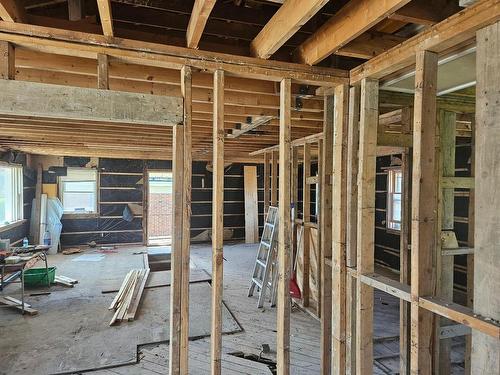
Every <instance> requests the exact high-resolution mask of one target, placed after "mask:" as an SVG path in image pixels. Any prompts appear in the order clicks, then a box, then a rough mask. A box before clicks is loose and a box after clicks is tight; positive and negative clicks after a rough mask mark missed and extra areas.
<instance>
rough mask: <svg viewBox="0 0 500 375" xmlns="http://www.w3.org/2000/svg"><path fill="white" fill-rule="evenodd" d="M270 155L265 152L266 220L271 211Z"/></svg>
mask: <svg viewBox="0 0 500 375" xmlns="http://www.w3.org/2000/svg"><path fill="white" fill-rule="evenodd" d="M270 159H271V158H270V155H269V153H268V152H266V153H264V220H265V218H266V217H267V211H269V193H270V191H269V182H270V181H269V177H270V176H269V167H270V165H269V162H270Z"/></svg>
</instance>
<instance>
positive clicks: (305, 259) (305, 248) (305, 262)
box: [302, 142, 311, 307]
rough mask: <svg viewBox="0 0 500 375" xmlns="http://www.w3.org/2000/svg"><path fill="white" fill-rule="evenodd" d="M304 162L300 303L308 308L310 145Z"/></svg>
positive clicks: (307, 146)
mask: <svg viewBox="0 0 500 375" xmlns="http://www.w3.org/2000/svg"><path fill="white" fill-rule="evenodd" d="M303 147H304V159H303V160H304V162H303V164H302V177H303V179H302V180H303V185H302V219H303V224H304V225H303V229H302V230H303V231H302V241H303V242H304V243H303V245H302V303H303V305H304V307H307V306H309V294H310V285H309V273H310V270H311V265H310V263H311V259H310V257H311V254H310V247H311V227H310V226H309V223H310V222H311V185H310V184H309V182H308V181H307V179H308V178H309V177H310V176H311V144H310V143H307V142H306V143H304V146H303Z"/></svg>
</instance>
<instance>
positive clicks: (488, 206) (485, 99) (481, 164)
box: [469, 8, 500, 374]
mask: <svg viewBox="0 0 500 375" xmlns="http://www.w3.org/2000/svg"><path fill="white" fill-rule="evenodd" d="M469 9H470V8H469ZM476 40H477V54H476V80H477V87H476V94H477V97H476V124H475V125H476V155H475V170H474V172H475V181H476V184H475V185H476V191H475V195H474V196H473V197H474V199H475V202H474V205H475V206H474V207H475V216H474V219H475V220H474V221H475V222H474V226H475V228H476V230H475V233H474V242H475V243H474V247H475V248H476V249H478V250H479V251H477V252H475V253H474V312H475V313H476V314H481V315H483V316H486V317H488V318H491V319H495V320H496V321H497V322H498V321H499V320H500V308H499V307H500V296H499V293H498V290H499V288H500V277H499V275H498V265H499V264H500V252H499V251H498V244H499V243H500V221H499V220H498V212H499V211H500V201H499V199H498V191H497V190H496V188H497V187H498V185H499V184H500V169H499V165H500V153H499V152H498V147H499V146H498V145H499V139H500V122H498V118H499V106H498V103H499V101H500V93H499V92H498V82H500V61H499V59H498V54H499V52H500V22H497V23H495V24H493V25H490V26H488V27H485V28H484V29H482V30H480V31H479V32H478V33H477V37H476ZM472 347H473V351H472V361H471V373H472V374H498V372H499V369H500V356H499V355H498V353H499V352H498V348H499V338H498V337H497V338H494V337H487V336H485V335H483V334H482V333H480V332H476V331H473V332H472Z"/></svg>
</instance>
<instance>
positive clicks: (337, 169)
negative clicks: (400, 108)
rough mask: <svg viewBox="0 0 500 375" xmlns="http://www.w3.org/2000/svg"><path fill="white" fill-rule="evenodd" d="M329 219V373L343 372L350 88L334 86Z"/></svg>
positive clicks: (344, 363) (344, 368)
mask: <svg viewBox="0 0 500 375" xmlns="http://www.w3.org/2000/svg"><path fill="white" fill-rule="evenodd" d="M334 117H335V120H334V124H335V131H334V136H333V186H332V191H333V198H332V201H333V203H332V206H333V211H332V217H333V218H335V220H333V219H332V222H333V227H332V230H333V238H332V241H333V245H332V294H333V296H334V298H335V303H334V304H333V307H332V360H333V362H332V374H345V371H346V340H345V339H346V277H347V271H346V237H347V206H346V205H347V132H348V119H349V87H348V86H347V85H339V86H337V87H336V88H335V109H334Z"/></svg>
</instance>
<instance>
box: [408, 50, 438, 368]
mask: <svg viewBox="0 0 500 375" xmlns="http://www.w3.org/2000/svg"><path fill="white" fill-rule="evenodd" d="M437 61H438V58H437V54H436V53H434V52H429V51H420V52H418V53H417V63H416V74H415V106H414V121H413V175H412V232H411V239H412V240H411V245H412V251H411V269H412V274H411V373H412V374H431V373H432V370H433V369H432V353H433V345H432V344H433V343H432V338H433V336H434V335H433V329H434V320H435V316H434V315H433V313H432V312H430V311H428V310H425V309H423V308H421V307H419V305H418V298H419V297H422V296H432V295H434V293H435V278H436V275H435V257H436V246H437V243H436V235H437V230H436V225H437V208H438V200H437V181H438V178H437V177H438V173H437V162H436V152H435V150H436V147H437V144H436V133H437V125H436V82H437Z"/></svg>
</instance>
